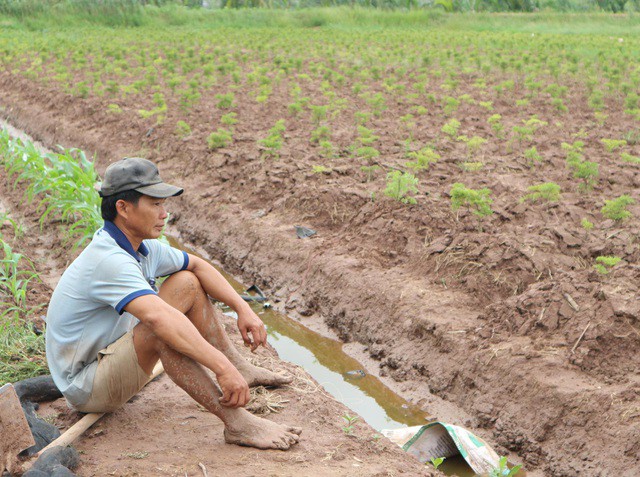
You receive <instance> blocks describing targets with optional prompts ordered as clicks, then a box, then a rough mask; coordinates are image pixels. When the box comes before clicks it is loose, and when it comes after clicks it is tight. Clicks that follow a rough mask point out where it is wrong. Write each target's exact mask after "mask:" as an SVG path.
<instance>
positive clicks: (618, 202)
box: [600, 194, 636, 222]
mask: <svg viewBox="0 0 640 477" xmlns="http://www.w3.org/2000/svg"><path fill="white" fill-rule="evenodd" d="M635 202H636V201H635V200H634V199H633V198H631V196H629V195H627V194H624V195H621V196H620V197H618V198H616V199H611V200H605V201H604V203H605V205H604V207H602V208H601V209H600V213H601V214H602V215H603V216H604V217H605V218H607V219H611V220H615V221H616V222H621V221H623V220H626V219H628V218H629V217H631V215H632V214H631V212H629V211H628V210H627V207H629V206H630V205H633V204H635Z"/></svg>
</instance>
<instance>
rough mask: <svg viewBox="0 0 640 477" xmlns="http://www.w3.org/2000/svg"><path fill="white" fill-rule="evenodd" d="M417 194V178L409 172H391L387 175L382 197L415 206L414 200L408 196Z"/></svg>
mask: <svg viewBox="0 0 640 477" xmlns="http://www.w3.org/2000/svg"><path fill="white" fill-rule="evenodd" d="M417 193H418V178H417V177H416V176H414V175H413V174H411V173H410V172H401V171H391V172H389V173H388V174H387V187H386V189H385V190H384V195H386V196H387V197H391V198H392V199H395V200H397V201H400V202H402V203H403V204H415V203H417V201H416V199H415V198H413V197H410V196H409V195H408V194H417Z"/></svg>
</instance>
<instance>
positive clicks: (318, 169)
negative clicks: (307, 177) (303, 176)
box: [311, 165, 332, 174]
mask: <svg viewBox="0 0 640 477" xmlns="http://www.w3.org/2000/svg"><path fill="white" fill-rule="evenodd" d="M311 170H312V171H313V173H314V174H331V171H332V169H331V168H330V167H325V166H322V165H319V166H311Z"/></svg>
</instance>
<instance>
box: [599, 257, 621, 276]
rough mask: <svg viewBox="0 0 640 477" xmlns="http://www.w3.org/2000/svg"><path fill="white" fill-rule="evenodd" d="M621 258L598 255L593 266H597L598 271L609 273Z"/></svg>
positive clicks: (604, 273)
mask: <svg viewBox="0 0 640 477" xmlns="http://www.w3.org/2000/svg"><path fill="white" fill-rule="evenodd" d="M621 260H622V259H621V258H620V257H615V256H609V255H601V256H599V257H596V263H595V264H594V265H593V268H595V269H596V271H597V272H598V273H601V274H602V275H607V274H608V273H609V272H610V271H611V269H612V268H613V267H615V266H616V265H617V264H618V263H620V261H621Z"/></svg>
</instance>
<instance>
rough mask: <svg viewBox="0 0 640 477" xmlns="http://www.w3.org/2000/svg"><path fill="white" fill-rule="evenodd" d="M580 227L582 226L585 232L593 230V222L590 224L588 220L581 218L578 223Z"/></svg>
mask: <svg viewBox="0 0 640 477" xmlns="http://www.w3.org/2000/svg"><path fill="white" fill-rule="evenodd" d="M580 225H581V226H582V228H583V229H585V230H586V231H587V232H589V231H590V230H591V229H593V222H591V221H590V220H589V219H587V218H586V217H585V218H583V219H582V220H581V221H580Z"/></svg>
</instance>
